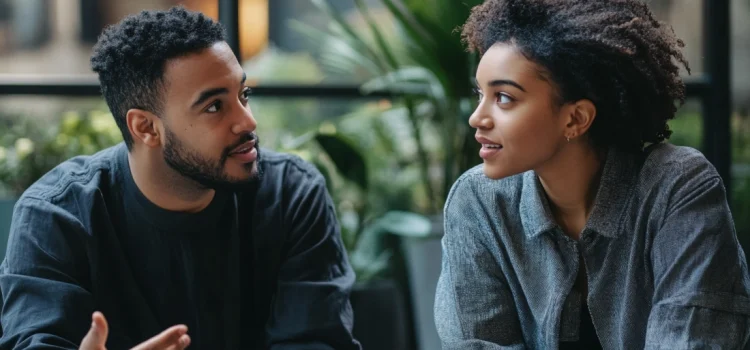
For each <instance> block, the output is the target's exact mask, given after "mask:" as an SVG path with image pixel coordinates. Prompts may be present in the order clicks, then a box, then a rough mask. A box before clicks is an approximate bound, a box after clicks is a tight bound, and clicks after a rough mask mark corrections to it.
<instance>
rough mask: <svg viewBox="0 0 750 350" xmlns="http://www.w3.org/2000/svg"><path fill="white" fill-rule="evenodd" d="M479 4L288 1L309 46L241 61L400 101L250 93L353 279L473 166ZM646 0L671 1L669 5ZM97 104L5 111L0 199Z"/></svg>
mask: <svg viewBox="0 0 750 350" xmlns="http://www.w3.org/2000/svg"><path fill="white" fill-rule="evenodd" d="M1 1H2V0H0V2H1ZM480 2H481V1H480V0H465V1H452V0H430V1H424V0H400V1H396V0H349V1H332V0H309V1H304V2H302V1H300V2H297V3H295V5H294V6H307V5H305V4H310V5H311V6H309V7H305V9H306V11H304V14H303V15H300V16H295V17H293V18H291V19H287V20H285V22H284V23H283V24H282V26H284V27H286V28H289V30H287V31H285V32H284V33H286V34H284V35H287V36H294V37H299V38H302V39H301V40H297V41H299V42H301V43H303V45H304V50H296V51H295V50H286V49H284V48H282V47H280V46H276V45H273V44H269V45H268V47H267V48H266V49H264V50H262V51H260V52H259V53H257V54H255V55H254V56H252V57H249V58H247V59H245V60H243V62H242V63H243V67H244V68H245V70H246V71H247V73H248V76H249V77H250V82H249V83H250V84H251V85H253V84H254V83H257V82H268V81H271V82H273V84H282V85H283V84H312V85H316V84H323V85H325V84H331V83H339V82H357V83H358V84H359V86H360V88H361V89H362V91H363V92H365V93H369V92H375V91H380V92H390V93H394V94H396V95H398V96H399V97H398V98H394V99H379V98H361V99H343V98H338V99H335V98H333V99H332V98H323V99H319V98H312V97H310V98H292V99H289V98H256V99H253V100H252V101H251V107H252V109H253V112H254V114H255V116H256V118H257V119H258V121H259V127H258V134H259V135H260V137H261V144H262V145H263V146H265V147H269V148H272V149H276V150H280V151H286V152H291V153H295V154H297V155H299V156H300V157H302V158H304V159H306V160H308V161H310V162H312V163H314V164H315V165H316V166H317V167H318V168H319V169H320V170H321V172H323V174H324V175H325V176H326V178H327V181H328V186H329V189H330V191H331V195H332V197H333V198H334V200H335V202H336V207H337V211H338V214H339V218H340V221H341V225H342V231H343V234H344V240H345V242H346V245H347V248H348V249H349V251H350V254H351V255H352V260H353V262H354V263H355V266H356V268H357V270H358V275H359V277H360V280H362V281H364V280H368V279H371V278H377V277H378V276H382V274H383V273H384V272H385V270H386V269H387V266H388V263H389V261H390V258H391V257H392V256H393V255H394V253H395V252H394V250H393V247H392V246H390V245H389V243H388V239H389V238H388V237H389V236H391V234H395V235H397V236H409V237H423V238H428V237H431V235H434V234H435V231H437V230H436V227H435V225H440V220H439V217H440V213H441V209H442V206H443V204H444V199H445V196H446V194H447V191H448V189H449V188H450V186H451V185H452V183H453V182H454V181H455V179H456V178H457V177H458V176H459V175H460V174H461V173H463V172H464V171H465V170H467V169H468V168H470V167H472V166H474V165H476V164H479V163H480V159H479V158H478V157H477V151H478V144H477V143H476V142H475V141H474V140H473V130H471V129H470V128H469V127H468V124H467V119H468V116H469V115H470V113H471V112H472V111H473V109H474V107H475V105H476V104H475V103H476V102H475V100H476V98H475V97H474V96H472V95H471V93H470V91H471V87H472V78H473V74H474V73H473V72H474V69H475V66H476V63H477V59H478V58H477V57H476V56H475V55H472V54H469V53H467V52H466V51H465V50H464V47H463V46H462V44H461V43H460V40H459V36H458V32H457V31H456V28H457V27H458V26H460V24H462V23H463V22H464V20H465V18H466V17H467V16H468V13H469V9H470V8H471V7H472V6H473V5H475V4H478V3H480ZM651 2H652V3H653V4H652V5H653V6H655V7H657V8H664V9H669V8H671V3H668V2H666V1H662V2H659V1H651ZM303 3H304V4H303ZM123 6H124V5H123ZM134 6H135V5H134ZM659 11H666V10H659ZM321 24H322V25H321ZM301 45H302V44H301ZM0 51H2V50H0ZM698 67H700V62H698ZM699 69H700V68H699ZM699 69H698V70H699ZM95 102H96V103H87V104H82V105H81V107H71V106H68V107H67V108H59V109H56V110H50V109H46V110H43V111H42V112H33V109H30V110H31V111H32V112H16V111H14V110H12V109H10V110H9V109H5V108H3V109H0V191H2V194H3V195H4V196H5V197H15V196H18V195H19V194H20V193H21V192H22V191H23V190H24V189H25V188H26V187H27V186H28V185H29V184H31V183H32V182H33V181H35V180H36V179H37V178H38V177H40V176H41V175H42V174H43V173H45V172H46V171H48V170H49V169H51V167H53V166H55V165H56V164H58V163H60V162H62V161H63V160H65V159H68V158H70V157H73V156H76V155H82V154H91V153H93V152H96V151H97V150H100V149H102V148H104V147H107V146H109V145H112V144H114V143H116V142H119V140H120V136H119V133H118V132H117V129H116V126H115V125H114V122H113V121H112V120H111V115H109V113H108V111H107V108H106V105H104V104H103V103H102V102H101V101H99V100H97V101H95ZM702 123H703V122H702V117H701V114H700V111H699V108H695V107H694V106H692V107H691V106H686V107H685V108H683V109H681V112H680V115H679V116H678V118H676V119H675V120H674V121H672V122H671V123H670V124H671V126H672V128H673V130H675V134H674V136H673V138H672V139H671V142H673V143H675V144H681V145H689V146H693V147H696V148H699V149H700V147H701V145H700V143H701V139H702V135H701V133H702V130H703V125H702ZM732 126H733V130H735V133H734V137H733V139H732V152H733V153H732V156H733V161H734V163H735V166H734V171H733V174H735V177H734V178H733V180H734V184H733V186H732V188H731V189H730V190H731V192H732V198H733V201H732V208H733V210H734V213H735V220H736V223H737V229H738V232H740V233H741V234H742V235H744V236H750V215H746V213H750V180H749V179H750V170H749V168H750V136H749V135H750V121H749V118H748V117H747V112H745V113H744V114H742V113H737V114H735V115H734V116H733V117H732Z"/></svg>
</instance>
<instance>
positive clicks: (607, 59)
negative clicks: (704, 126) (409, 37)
mask: <svg viewBox="0 0 750 350" xmlns="http://www.w3.org/2000/svg"><path fill="white" fill-rule="evenodd" d="M462 36H463V39H464V41H465V42H466V43H467V44H468V46H469V49H470V50H475V51H479V52H480V54H481V55H482V58H481V61H480V63H479V66H478V68H477V73H476V81H477V86H478V92H479V98H480V101H479V106H478V107H477V109H476V111H475V112H474V114H473V115H472V116H471V118H470V120H469V124H471V126H472V127H473V128H476V129H477V131H476V138H477V141H478V142H480V143H481V144H482V145H483V146H482V148H481V151H480V156H481V157H482V158H483V160H484V164H483V166H481V167H476V168H474V169H472V170H469V171H468V172H466V173H465V174H464V175H463V176H461V178H460V179H459V180H458V181H456V183H455V184H454V186H453V188H452V190H451V192H450V194H449V196H448V200H447V204H446V207H445V237H444V238H443V250H444V257H443V265H442V273H441V276H440V281H439V284H438V288H437V296H436V306H435V312H436V322H437V327H438V333H439V335H440V337H441V339H442V342H443V346H444V348H446V349H505V348H514V349H515V348H519V349H520V348H535V349H556V348H558V347H559V348H580V349H590V348H597V347H602V348H605V349H642V348H649V349H652V348H659V349H686V348H714V349H741V348H747V344H748V337H750V318H749V316H750V299H749V298H748V293H749V291H750V280H749V278H748V271H747V266H746V262H745V255H744V252H743V251H742V249H741V248H740V246H739V244H738V242H737V237H736V233H735V228H734V223H733V221H732V217H731V213H730V210H729V207H728V205H727V201H726V194H725V189H724V186H723V183H722V181H721V178H720V177H719V175H718V174H717V172H716V170H715V169H714V168H713V167H712V166H711V164H710V163H709V162H708V161H707V160H706V159H705V158H704V157H703V156H702V155H701V153H699V152H698V151H696V150H694V149H690V148H687V147H677V146H673V145H670V144H668V143H666V142H664V141H665V139H667V138H668V137H669V135H670V131H669V128H668V126H667V121H668V120H670V119H672V118H673V117H674V116H675V112H676V110H677V106H676V102H679V103H682V102H684V97H685V87H684V84H683V82H682V81H681V79H680V76H679V65H678V64H681V65H684V66H685V68H687V69H688V71H689V68H688V65H687V62H686V60H685V58H684V57H683V55H682V53H681V52H680V48H681V47H682V46H683V43H682V41H680V40H679V39H677V38H675V36H674V33H673V32H672V30H671V29H670V28H668V27H666V26H664V25H663V24H661V23H659V22H658V21H656V20H655V19H654V18H653V16H652V14H651V12H650V11H649V9H648V8H647V6H646V5H644V4H642V3H641V2H640V1H637V0H567V1H563V0H556V1H555V0H489V1H487V2H485V3H484V4H482V5H479V6H477V7H476V8H474V9H473V10H472V13H471V16H470V18H469V19H468V22H467V23H466V24H465V25H464V27H463V35H462Z"/></svg>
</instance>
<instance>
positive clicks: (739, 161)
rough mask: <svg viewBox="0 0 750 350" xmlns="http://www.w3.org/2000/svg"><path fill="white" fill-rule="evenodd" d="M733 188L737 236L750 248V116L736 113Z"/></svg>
mask: <svg viewBox="0 0 750 350" xmlns="http://www.w3.org/2000/svg"><path fill="white" fill-rule="evenodd" d="M731 186H732V188H731V189H730V190H731V193H732V203H731V204H732V213H733V214H734V220H735V224H736V227H737V234H738V235H739V236H740V241H741V242H742V243H743V245H744V246H745V247H747V248H750V215H748V214H750V115H748V114H747V113H745V114H744V115H742V114H740V113H736V114H735V115H734V116H733V117H732V184H731ZM746 253H750V251H747V250H746Z"/></svg>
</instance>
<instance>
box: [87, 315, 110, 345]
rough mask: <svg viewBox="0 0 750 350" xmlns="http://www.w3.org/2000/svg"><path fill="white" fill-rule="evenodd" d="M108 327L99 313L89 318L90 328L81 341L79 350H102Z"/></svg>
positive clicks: (105, 341)
mask: <svg viewBox="0 0 750 350" xmlns="http://www.w3.org/2000/svg"><path fill="white" fill-rule="evenodd" d="M108 334H109V326H108V325H107V320H106V319H105V318H104V315H102V313H101V312H99V311H97V312H94V314H93V315H92V316H91V328H90V329H89V332H88V333H86V336H85V337H83V340H81V347H80V349H81V350H104V349H105V344H106V343H107V335H108Z"/></svg>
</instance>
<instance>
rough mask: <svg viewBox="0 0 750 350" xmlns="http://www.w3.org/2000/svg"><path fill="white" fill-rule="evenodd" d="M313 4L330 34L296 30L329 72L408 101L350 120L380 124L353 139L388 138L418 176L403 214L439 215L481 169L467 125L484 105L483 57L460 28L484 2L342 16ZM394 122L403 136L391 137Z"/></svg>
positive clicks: (363, 8)
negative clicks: (456, 188) (471, 172)
mask: <svg viewBox="0 0 750 350" xmlns="http://www.w3.org/2000/svg"><path fill="white" fill-rule="evenodd" d="M311 1H312V2H313V3H314V4H315V5H317V7H318V9H319V10H320V11H321V12H322V13H323V14H325V15H326V16H327V18H329V19H330V23H329V28H328V30H327V31H320V30H317V29H315V28H312V27H310V26H306V25H304V24H302V23H301V22H295V21H292V22H291V24H292V25H293V26H295V27H296V28H297V29H298V30H299V31H300V32H301V33H303V34H305V35H307V36H308V37H309V38H310V39H311V40H314V41H315V42H317V43H318V45H317V47H319V52H317V54H318V55H320V57H321V60H320V61H321V66H322V68H323V69H324V71H325V72H327V74H347V75H357V76H358V78H357V79H358V80H364V81H367V82H366V83H365V84H363V85H362V87H361V89H362V90H363V91H364V92H366V93H369V92H374V91H384V92H390V93H395V94H398V95H399V96H402V97H401V98H398V99H397V100H395V101H394V102H393V104H392V105H390V106H388V108H387V109H385V110H383V111H381V112H380V113H377V114H376V115H373V114H371V113H369V112H370V111H365V112H366V113H367V115H366V116H364V117H362V116H357V115H350V116H349V118H353V119H356V120H361V119H364V118H368V119H376V120H374V121H370V122H369V126H370V128H366V129H365V128H361V129H357V130H349V131H348V132H352V133H354V134H356V136H357V138H378V139H380V140H379V141H380V142H381V143H382V147H387V148H389V149H390V151H391V153H388V155H387V158H389V159H390V160H392V162H391V164H392V165H391V166H394V169H397V171H405V172H409V173H415V174H416V175H417V182H416V183H414V185H415V186H414V188H413V189H412V190H411V191H409V192H408V197H407V198H404V196H403V195H402V194H399V195H397V196H398V197H399V198H400V199H401V201H400V202H401V203H402V205H403V206H404V208H403V209H405V210H409V211H413V212H415V213H420V214H424V215H429V216H434V215H439V214H440V213H441V211H442V207H443V204H444V199H445V196H446V194H447V192H448V190H449V189H450V186H451V185H452V184H453V182H454V181H455V180H456V178H457V177H458V176H460V174H461V173H463V172H464V171H466V170H468V169H469V168H470V167H472V166H474V165H476V164H479V162H480V161H479V157H478V150H479V145H478V144H477V142H476V141H474V139H473V132H472V130H471V129H470V128H469V126H468V123H467V121H468V117H469V115H470V113H471V112H472V111H473V109H474V106H475V100H476V99H475V98H473V97H471V90H472V86H473V83H472V80H473V75H474V69H475V65H476V61H477V57H476V55H474V54H469V53H467V52H466V50H464V47H463V45H462V43H461V41H460V37H459V34H458V32H457V31H456V29H457V28H458V27H459V26H460V25H462V24H463V23H464V22H465V21H466V19H467V18H468V15H469V11H470V9H471V8H472V7H473V6H474V5H476V4H479V3H481V0H469V1H454V0H433V1H427V2H425V1H421V0H403V1H400V2H398V3H397V2H395V1H393V0H381V3H382V7H383V9H384V10H371V9H370V8H368V7H367V5H366V4H365V1H363V0H350V1H351V2H352V3H353V5H354V7H355V8H356V9H357V11H358V12H357V16H352V15H346V14H344V13H341V12H338V11H337V10H336V9H335V8H334V6H333V5H332V3H331V2H330V1H329V0H311ZM378 119H379V120H378ZM343 123H345V122H344V121H342V124H343ZM393 123H395V124H396V125H398V129H397V130H396V131H395V133H394V134H389V133H386V132H384V129H386V128H387V127H386V125H387V124H393ZM403 200H405V202H404V201H403Z"/></svg>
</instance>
